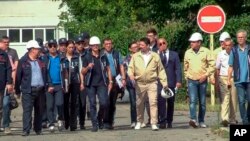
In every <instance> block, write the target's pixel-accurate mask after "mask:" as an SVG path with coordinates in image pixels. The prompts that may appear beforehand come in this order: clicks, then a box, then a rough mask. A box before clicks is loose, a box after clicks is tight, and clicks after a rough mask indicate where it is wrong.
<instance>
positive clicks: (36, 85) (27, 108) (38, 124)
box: [15, 40, 47, 136]
mask: <svg viewBox="0 0 250 141" xmlns="http://www.w3.org/2000/svg"><path fill="white" fill-rule="evenodd" d="M26 47H27V49H28V52H27V53H26V54H25V55H24V56H23V57H22V58H21V59H20V61H19V63H18V66H17V76H16V83H15V90H16V94H17V95H20V93H21V92H22V107H23V134H22V136H28V135H29V134H30V129H31V127H32V124H31V122H32V110H33V107H34V110H35V114H34V131H35V132H36V134H37V135H40V134H41V132H42V114H43V111H44V110H45V109H44V108H43V107H44V106H43V105H44V104H45V86H46V76H47V75H46V64H45V63H44V62H43V61H42V60H41V59H40V58H39V53H40V51H41V47H40V46H39V45H38V43H37V41H35V40H31V41H29V42H28V43H27V45H26Z"/></svg>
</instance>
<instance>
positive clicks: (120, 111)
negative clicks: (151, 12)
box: [0, 103, 228, 141]
mask: <svg viewBox="0 0 250 141" xmlns="http://www.w3.org/2000/svg"><path fill="white" fill-rule="evenodd" d="M21 112H22V110H21V107H19V108H18V109H16V110H14V111H13V112H12V121H13V122H12V123H11V127H13V129H12V130H13V131H12V135H4V134H3V133H2V132H0V141H97V140H99V141H227V140H228V139H223V138H221V137H219V136H217V135H214V134H213V133H211V129H210V128H202V129H201V128H199V129H193V128H191V127H189V126H188V121H189V118H188V112H187V111H176V112H175V115H174V123H173V128H172V129H165V130H159V131H152V130H151V128H150V127H148V128H143V129H141V130H134V129H131V128H130V126H129V124H130V114H129V104H126V103H122V104H121V103H120V104H118V105H117V114H116V121H115V129H114V130H112V131H104V130H99V131H98V132H96V133H92V132H91V131H90V128H91V124H90V121H89V120H87V122H86V127H87V129H86V130H83V131H81V130H77V131H75V132H70V131H63V132H58V131H57V132H55V133H53V134H52V133H50V132H49V131H48V130H47V129H45V130H44V131H43V134H42V135H39V136H37V135H35V134H34V132H31V135H30V136H28V137H22V136H21V133H22V123H21ZM217 117H218V116H217V113H207V116H206V121H207V124H208V125H210V126H212V125H214V124H215V123H216V121H217ZM146 119H147V117H146Z"/></svg>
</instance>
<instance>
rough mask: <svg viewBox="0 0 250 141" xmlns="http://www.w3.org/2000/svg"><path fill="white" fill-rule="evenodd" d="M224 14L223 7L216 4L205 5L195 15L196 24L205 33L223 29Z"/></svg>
mask: <svg viewBox="0 0 250 141" xmlns="http://www.w3.org/2000/svg"><path fill="white" fill-rule="evenodd" d="M225 23H226V16H225V13H224V11H223V9H222V8H221V7H219V6H217V5H207V6H205V7H203V8H201V9H200V10H199V12H198V15H197V24H198V26H199V27H200V29H201V30H202V31H204V32H206V33H210V34H213V33H217V32H219V31H220V30H222V29H223V27H224V25H225Z"/></svg>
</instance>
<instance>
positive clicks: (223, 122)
mask: <svg viewBox="0 0 250 141" xmlns="http://www.w3.org/2000/svg"><path fill="white" fill-rule="evenodd" d="M220 124H221V125H223V127H228V124H229V122H228V121H227V120H223V121H222V122H221V123H220Z"/></svg>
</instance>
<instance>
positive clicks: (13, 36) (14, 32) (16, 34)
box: [9, 29, 20, 42]
mask: <svg viewBox="0 0 250 141" xmlns="http://www.w3.org/2000/svg"><path fill="white" fill-rule="evenodd" d="M9 38H10V42H20V30H19V29H9Z"/></svg>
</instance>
